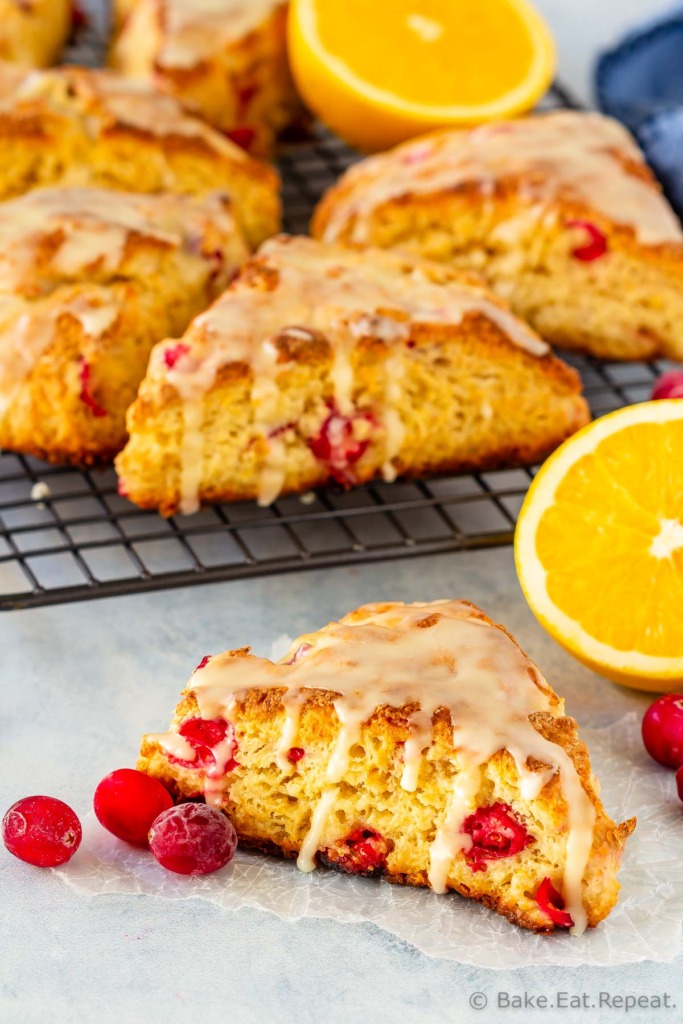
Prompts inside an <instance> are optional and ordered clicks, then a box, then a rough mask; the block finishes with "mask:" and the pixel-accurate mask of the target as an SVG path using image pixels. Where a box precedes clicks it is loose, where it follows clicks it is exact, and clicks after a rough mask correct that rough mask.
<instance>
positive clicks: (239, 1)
mask: <svg viewBox="0 0 683 1024" xmlns="http://www.w3.org/2000/svg"><path fill="white" fill-rule="evenodd" d="M287 6H288V5H287V4H286V3H284V2H281V0H221V2H217V0H132V2H131V0H118V3H117V7H116V31H115V36H114V41H113V44H112V47H111V51H110V57H109V63H110V65H111V66H112V67H113V68H115V69H116V70H117V71H120V72H121V73H122V74H124V75H126V76H127V77H131V78H136V79H141V80H144V81H148V82H150V83H153V84H154V85H155V86H157V88H160V89H163V90H164V91H165V92H168V93H170V94H171V95H173V96H176V97H177V98H178V99H179V100H180V101H181V102H182V103H183V105H184V106H185V107H186V108H187V109H188V110H190V111H191V112H192V113H194V114H196V115H197V116H198V117H201V118H203V119H204V120H206V121H208V122H209V123H210V124H212V125H214V126H215V127H216V128H218V129H220V130H221V131H224V132H226V133H227V134H228V135H229V136H231V137H233V138H234V139H235V140H236V141H238V142H240V143H241V144H242V145H244V146H245V147H246V148H248V149H249V151H250V152H252V153H259V154H265V155H268V154H270V153H272V151H273V148H274V145H275V142H276V140H277V138H278V136H279V135H281V134H282V132H283V131H284V130H285V129H286V128H288V127H289V126H290V125H291V124H293V123H294V122H296V121H298V120H300V119H301V117H302V113H303V111H302V107H301V103H300V101H299V99H298V96H297V94H296V91H295V89H294V84H293V81H292V77H291V74H290V70H289V64H288V60H287V46H286V23H287Z"/></svg>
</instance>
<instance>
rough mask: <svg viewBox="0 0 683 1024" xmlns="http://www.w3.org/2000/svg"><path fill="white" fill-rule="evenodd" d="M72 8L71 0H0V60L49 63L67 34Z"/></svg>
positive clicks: (61, 46) (57, 54)
mask: <svg viewBox="0 0 683 1024" xmlns="http://www.w3.org/2000/svg"><path fill="white" fill-rule="evenodd" d="M72 8H73V2H72V0H30V3H22V2H21V0H20V2H19V3H17V0H0V60H7V61H18V62H19V63H20V64H23V65H24V67H29V68H32V67H38V68H39V67H47V66H48V65H49V64H53V63H54V62H55V61H56V60H57V58H58V57H59V55H60V53H61V52H62V49H63V47H64V44H65V43H66V41H67V38H68V36H69V30H70V29H71V15H72Z"/></svg>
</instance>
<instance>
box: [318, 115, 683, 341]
mask: <svg viewBox="0 0 683 1024" xmlns="http://www.w3.org/2000/svg"><path fill="white" fill-rule="evenodd" d="M312 230H313V234H314V235H315V236H316V237H318V238H322V239H325V240H326V241H328V242H339V241H342V242H363V243H366V244H372V245H377V246H381V247H386V248H393V249H400V250H402V251H405V252H406V253H411V254H413V255H420V256H427V257H429V258H431V259H435V260H440V261H443V262H445V263H447V264H449V265H451V266H455V267H465V268H469V269H471V270H476V271H478V272H480V273H482V274H484V275H485V276H486V278H487V279H488V281H489V282H490V284H491V285H492V287H493V288H494V289H495V290H496V291H497V292H498V294H500V295H501V296H503V297H505V298H506V299H507V300H508V301H509V302H510V303H511V305H512V307H513V309H514V310H515V311H516V312H517V313H518V314H519V315H520V316H522V317H524V318H526V319H527V320H528V321H529V323H531V324H532V325H533V326H534V327H535V328H536V330H537V331H538V332H539V333H540V334H541V335H542V336H543V337H545V338H546V339H547V340H548V341H550V342H551V343H553V344H557V345H560V346H563V347H566V348H571V349H579V350H582V351H585V352H588V353H591V354H592V355H595V356H598V357H601V358H605V359H618V360H622V359H651V358H654V357H659V356H665V357H668V358H672V359H683V236H682V235H681V229H680V225H679V222H678V221H677V219H676V217H675V215H674V214H673V212H672V211H671V209H670V208H669V206H668V204H667V202H666V200H665V198H664V196H663V195H662V192H661V189H660V187H659V184H658V183H657V181H656V180H655V178H654V176H653V175H652V173H651V171H650V169H649V168H648V166H647V165H646V163H645V162H644V158H643V156H642V153H641V152H640V150H639V148H638V147H637V145H636V143H635V142H634V140H633V139H632V138H631V136H630V135H629V134H628V132H627V131H626V130H625V129H624V128H623V127H622V126H621V125H619V124H618V123H617V122H616V121H612V120H611V119H609V118H606V117H602V116H601V115H599V114H588V113H578V112H570V111H565V112H559V113H550V114H541V115H536V116H534V117H530V118H521V119H519V120H518V121H511V122H502V123H499V124H492V125H486V126H484V127H481V128H475V129H472V130H457V129H456V130H448V131H442V132H436V133H434V134H432V135H428V136H425V137H424V138H422V139H418V140H415V141H413V142H410V143H407V144H405V145H402V146H399V147H398V148H397V149H395V150H393V151H391V152H389V153H385V154H381V155H379V156H376V157H372V158H370V159H368V160H365V161H363V162H361V163H360V164H357V165H356V166H354V167H352V168H351V169H350V170H349V171H348V172H347V173H346V174H345V175H344V176H343V177H342V178H341V179H340V181H339V182H338V184H336V185H335V186H334V187H333V188H332V189H331V190H330V191H329V192H328V194H327V195H326V196H325V197H324V198H323V200H322V202H321V203H320V205H319V207H318V209H317V211H316V213H315V216H314V219H313V227H312Z"/></svg>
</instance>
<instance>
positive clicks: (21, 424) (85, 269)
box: [0, 188, 248, 465]
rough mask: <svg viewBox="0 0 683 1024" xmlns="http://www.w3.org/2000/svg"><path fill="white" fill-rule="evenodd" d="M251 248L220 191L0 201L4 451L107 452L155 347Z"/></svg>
mask: <svg viewBox="0 0 683 1024" xmlns="http://www.w3.org/2000/svg"><path fill="white" fill-rule="evenodd" d="M247 256H248V248H247V245H246V243H245V241H244V239H243V236H242V233H241V231H240V229H239V227H238V226H237V225H236V223H235V220H234V218H233V216H232V213H231V208H230V203H229V201H228V200H227V199H222V198H219V197H216V196H213V197H211V196H207V197H205V198H200V197H194V196H182V195H178V196H172V195H139V194H135V195H132V194H128V193H124V192H109V191H106V190H100V189H88V188H50V189H36V190H34V191H33V192H30V193H28V194H27V195H25V196H21V197H19V198H17V199H13V200H9V201H7V202H4V203H0V446H2V448H5V449H9V450H12V451H18V452H25V453H27V454H30V455H35V456H37V457H38V458H42V459H46V460H47V461H50V462H71V463H76V464H81V465H88V464H91V463H94V462H102V461H111V459H112V458H113V456H114V455H115V454H116V452H118V451H119V450H120V449H121V447H122V446H123V444H124V442H125V439H126V430H125V413H126V409H127V408H128V406H129V405H130V404H131V402H132V401H133V399H134V398H135V395H136V393H137V389H138V385H139V383H140V381H141V380H142V378H143V376H144V373H145V369H146V367H147V362H148V359H149V354H150V351H151V349H152V346H153V345H154V343H155V342H157V341H159V340H160V338H163V337H166V336H167V335H169V334H171V335H172V334H178V333H182V331H183V330H184V328H185V327H186V326H187V324H188V323H189V322H190V320H191V319H192V317H193V316H194V315H196V314H197V313H198V312H199V311H200V310H202V309H204V308H205V307H206V305H207V304H208V303H209V302H211V300H212V299H213V298H214V297H215V296H216V295H218V294H220V292H221V291H222V290H223V288H224V287H225V286H226V284H227V283H228V281H229V280H230V279H231V277H232V276H233V275H234V274H235V272H236V271H237V268H238V267H239V266H240V264H241V263H242V262H243V261H244V260H245V259H246V258H247Z"/></svg>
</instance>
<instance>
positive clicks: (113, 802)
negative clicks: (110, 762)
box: [93, 768, 173, 846]
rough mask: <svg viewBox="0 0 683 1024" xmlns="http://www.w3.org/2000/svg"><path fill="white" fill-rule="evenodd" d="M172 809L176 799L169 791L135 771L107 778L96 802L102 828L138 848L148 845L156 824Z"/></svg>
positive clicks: (126, 770) (102, 782)
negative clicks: (153, 824)
mask: <svg viewBox="0 0 683 1024" xmlns="http://www.w3.org/2000/svg"><path fill="white" fill-rule="evenodd" d="M169 807H173V798H172V796H171V794H170V793H169V792H168V790H167V789H166V788H165V787H164V786H162V784H161V783H160V782H159V781H158V780H157V779H153V778H152V777H151V776H150V775H145V773H144V772H138V771H136V770H135V769H134V768H118V769H117V770H116V771H114V772H110V774H109V775H106V776H105V777H104V778H103V779H102V781H101V782H100V784H99V786H98V787H97V789H96V790H95V798H94V800H93V808H94V811H95V815H96V817H97V820H98V821H99V823H100V825H102V826H103V827H104V828H106V830H107V832H111V834H112V835H113V836H116V838H117V839H123V840H124V842H126V843H132V844H133V845H134V846H146V845H147V833H148V832H149V830H150V828H151V827H152V822H153V821H154V820H155V819H156V818H158V817H159V815H160V814H161V812H162V811H166V810H168V808H169Z"/></svg>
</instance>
